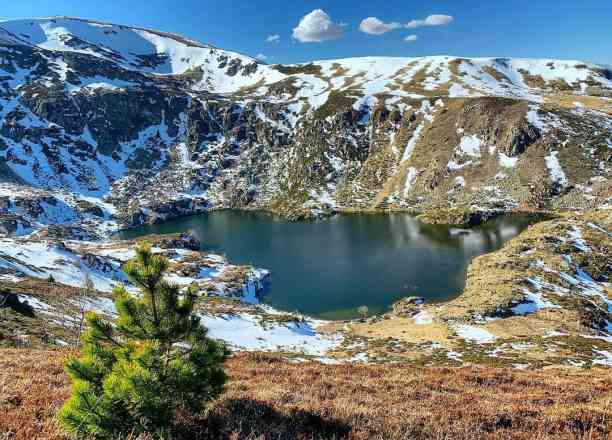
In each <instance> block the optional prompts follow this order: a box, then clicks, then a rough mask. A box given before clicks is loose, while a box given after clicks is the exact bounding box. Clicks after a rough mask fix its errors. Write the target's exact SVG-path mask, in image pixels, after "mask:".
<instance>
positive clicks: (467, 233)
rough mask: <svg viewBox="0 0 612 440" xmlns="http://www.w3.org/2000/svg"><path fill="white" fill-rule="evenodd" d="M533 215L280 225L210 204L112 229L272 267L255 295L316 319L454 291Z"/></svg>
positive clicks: (346, 218)
mask: <svg viewBox="0 0 612 440" xmlns="http://www.w3.org/2000/svg"><path fill="white" fill-rule="evenodd" d="M532 222H533V218H529V217H524V216H506V217H500V218H497V219H494V220H491V221H489V222H487V223H486V224H484V225H482V226H479V227H476V228H472V229H470V230H462V229H458V228H453V227H444V226H431V225H425V224H422V223H420V222H418V221H417V220H416V219H415V218H414V217H412V216H410V215H407V214H388V215H387V214H385V215H382V214H381V215H339V216H336V217H333V218H331V219H327V220H322V221H316V222H297V223H294V222H287V221H284V220H278V219H275V218H274V217H272V216H271V215H268V214H265V213H255V212H244V211H217V212H211V213H210V214H204V215H199V216H192V217H185V218H181V219H177V220H171V221H168V222H166V223H163V224H160V225H153V226H143V227H140V228H137V229H131V230H128V231H124V232H122V234H121V235H122V237H123V238H128V239H132V238H136V237H139V236H142V235H146V234H151V233H155V234H160V233H171V232H183V231H191V232H192V233H194V234H195V235H196V236H197V237H198V238H199V239H200V240H201V242H202V243H203V247H204V249H206V250H210V251H214V252H216V253H220V254H225V255H226V256H227V257H228V258H229V260H230V262H233V263H238V264H252V265H254V266H256V267H263V268H266V269H269V270H271V271H272V277H271V283H270V287H269V289H268V291H267V292H266V293H265V296H264V298H263V300H264V302H266V303H269V304H271V305H272V306H274V307H276V308H278V309H282V310H288V311H294V310H297V311H300V312H302V313H305V314H308V315H312V316H318V317H322V318H330V319H331V318H336V319H339V318H349V317H354V316H356V309H357V307H359V306H362V305H365V306H367V307H368V308H369V310H370V312H371V313H379V312H384V311H385V310H387V309H388V308H389V306H390V305H391V304H392V303H393V302H395V301H397V300H398V299H400V298H402V297H405V296H411V295H418V296H423V297H425V298H426V300H427V301H428V302H435V301H444V300H449V299H452V298H454V297H456V296H457V295H459V294H460V293H461V290H462V289H463V287H464V283H465V272H466V268H467V266H468V264H469V262H470V261H471V260H472V258H474V257H475V256H478V255H482V254H484V253H487V252H491V251H494V250H497V249H499V248H500V247H501V245H502V244H503V243H504V242H505V241H507V240H509V239H510V238H512V237H514V236H515V235H517V234H518V233H519V232H521V231H522V230H523V229H524V228H525V227H526V226H528V225H529V224H530V223H532Z"/></svg>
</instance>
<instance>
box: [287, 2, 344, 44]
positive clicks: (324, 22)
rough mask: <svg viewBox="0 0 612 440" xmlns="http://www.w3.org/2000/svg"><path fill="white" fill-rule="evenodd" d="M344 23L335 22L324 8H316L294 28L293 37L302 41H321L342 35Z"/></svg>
mask: <svg viewBox="0 0 612 440" xmlns="http://www.w3.org/2000/svg"><path fill="white" fill-rule="evenodd" d="M343 26H344V24H342V23H341V24H337V23H334V22H333V21H332V20H331V18H330V16H329V15H327V14H326V13H325V11H323V10H322V9H315V10H314V11H312V12H311V13H310V14H307V15H305V16H304V17H302V19H301V20H300V23H299V24H298V26H297V27H296V28H295V29H293V38H295V39H296V40H298V41H300V42H302V43H321V42H323V41H327V40H334V39H336V38H340V37H341V36H342V32H343Z"/></svg>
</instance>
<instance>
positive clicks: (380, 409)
mask: <svg viewBox="0 0 612 440" xmlns="http://www.w3.org/2000/svg"><path fill="white" fill-rule="evenodd" d="M68 355H69V353H68V352H65V351H51V350H19V349H2V350H0V438H3V439H10V440H25V439H27V440H36V439H41V440H42V439H45V440H47V439H54V440H55V439H57V440H59V439H64V438H65V437H64V434H63V433H62V432H61V431H60V429H59V427H58V425H57V423H56V421H55V417H54V416H55V414H56V412H57V410H58V409H59V407H60V406H61V404H62V402H63V401H64V399H66V398H67V397H68V395H69V382H68V378H67V377H66V375H65V374H64V372H63V369H62V364H63V362H64V361H65V359H66V357H67V356H68ZM227 369H228V373H229V375H230V380H229V384H228V387H227V390H226V391H225V393H224V394H223V395H222V396H221V397H220V398H219V399H218V400H217V401H216V402H215V403H214V406H213V408H212V409H211V410H210V412H209V413H208V414H207V415H206V416H202V418H201V419H198V420H188V421H187V420H185V421H184V423H183V424H182V425H181V427H180V429H179V432H178V434H177V437H176V438H189V439H296V438H297V439H344V438H346V439H370V438H373V439H408V438H418V439H501V438H503V439H605V438H610V435H612V431H611V425H612V371H610V370H608V369H597V370H591V371H588V372H576V371H569V370H561V369H559V370H546V371H540V372H532V371H529V372H527V371H517V370H508V369H498V368H475V367H470V368H460V369H459V368H413V367H407V366H405V365H401V364H393V365H382V366H356V365H350V364H345V365H323V364H319V363H300V364H296V363H290V362H287V361H285V360H282V359H281V358H280V357H277V356H272V355H262V354H239V355H236V356H235V357H233V358H232V359H230V360H229V362H228V364H227Z"/></svg>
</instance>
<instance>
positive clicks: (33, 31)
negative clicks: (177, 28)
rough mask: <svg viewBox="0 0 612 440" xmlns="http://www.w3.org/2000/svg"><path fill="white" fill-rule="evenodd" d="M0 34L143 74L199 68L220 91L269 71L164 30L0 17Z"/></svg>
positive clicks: (208, 83)
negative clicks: (9, 19)
mask: <svg viewBox="0 0 612 440" xmlns="http://www.w3.org/2000/svg"><path fill="white" fill-rule="evenodd" d="M0 38H3V39H5V40H8V41H11V42H13V43H15V44H28V45H31V46H35V47H38V48H41V49H45V50H47V51H52V52H74V53H80V54H86V55H92V56H94V57H97V58H101V59H103V60H105V61H109V62H113V63H116V64H117V65H118V66H120V67H121V68H123V69H129V70H136V71H138V72H141V73H151V74H158V75H180V74H184V73H186V72H188V71H192V70H193V69H201V70H202V71H203V80H202V82H201V84H200V87H205V88H206V89H207V90H211V91H215V92H221V93H224V92H229V91H236V90H238V89H239V88H240V87H243V86H245V85H250V84H254V83H256V82H257V81H259V80H260V79H261V78H262V77H263V76H265V75H266V73H265V72H263V70H265V68H264V66H263V65H262V64H261V63H260V62H259V61H257V60H256V59H254V58H251V57H248V56H245V55H241V54H239V53H236V52H232V51H226V50H220V49H217V48H215V47H213V46H210V45H207V44H203V43H200V42H197V41H194V40H191V39H188V38H184V37H181V36H178V35H174V34H169V33H165V32H159V31H154V30H148V29H139V28H133V27H127V26H121V25H115V24H109V23H102V22H98V21H92V20H82V19H78V18H70V17H52V18H43V19H24V20H11V21H4V22H0ZM258 70H260V71H259V72H258Z"/></svg>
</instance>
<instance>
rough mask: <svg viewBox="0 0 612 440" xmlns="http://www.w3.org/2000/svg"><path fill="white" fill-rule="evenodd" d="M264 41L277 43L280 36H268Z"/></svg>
mask: <svg viewBox="0 0 612 440" xmlns="http://www.w3.org/2000/svg"><path fill="white" fill-rule="evenodd" d="M266 41H267V42H268V43H278V42H279V41H280V35H278V34H274V35H268V38H266Z"/></svg>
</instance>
